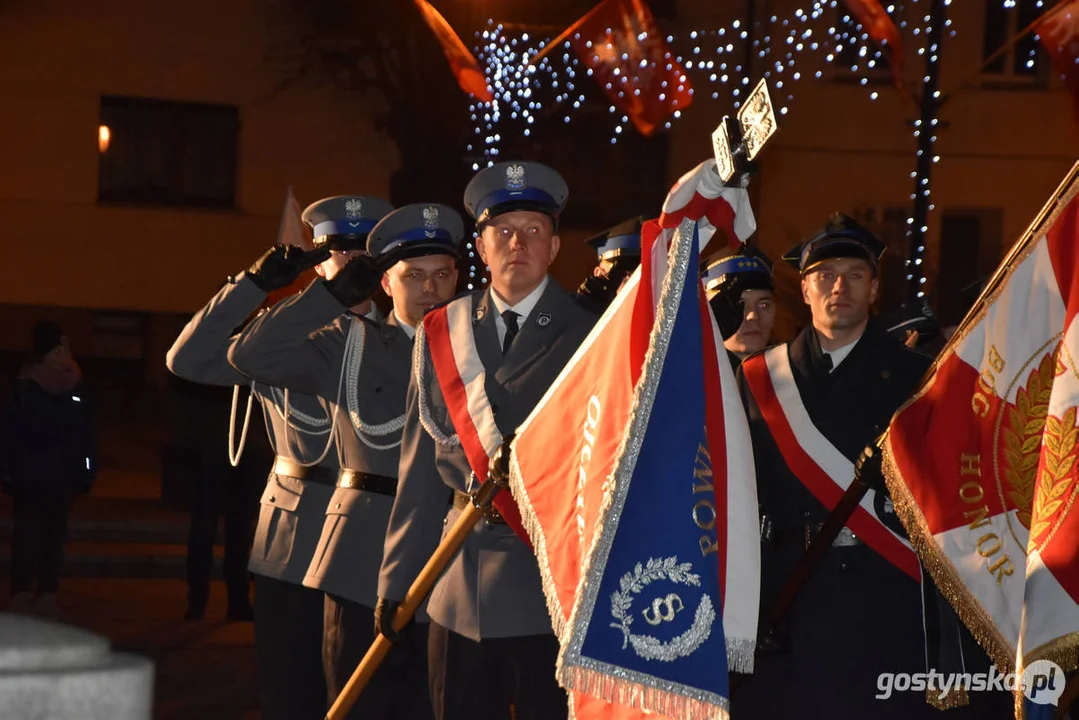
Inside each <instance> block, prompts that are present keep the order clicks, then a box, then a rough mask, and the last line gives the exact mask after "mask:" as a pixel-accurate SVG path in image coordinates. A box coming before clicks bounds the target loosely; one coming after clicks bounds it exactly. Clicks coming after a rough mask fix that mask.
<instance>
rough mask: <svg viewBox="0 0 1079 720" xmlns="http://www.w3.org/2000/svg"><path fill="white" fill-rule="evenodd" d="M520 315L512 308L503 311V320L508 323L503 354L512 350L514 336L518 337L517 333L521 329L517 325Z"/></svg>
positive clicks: (503, 341)
mask: <svg viewBox="0 0 1079 720" xmlns="http://www.w3.org/2000/svg"><path fill="white" fill-rule="evenodd" d="M518 317H520V315H518V314H517V313H515V312H513V311H512V310H507V311H506V312H504V313H502V320H503V321H504V322H505V323H506V337H504V338H502V354H503V355H505V354H506V353H508V352H509V351H510V345H512V344H513V338H515V337H517V333H518V331H519V330H520V329H521V328H519V327H518V326H517V318H518Z"/></svg>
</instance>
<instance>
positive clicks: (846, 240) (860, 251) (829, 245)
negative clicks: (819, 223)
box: [783, 213, 885, 275]
mask: <svg viewBox="0 0 1079 720" xmlns="http://www.w3.org/2000/svg"><path fill="white" fill-rule="evenodd" d="M884 249H885V245H884V243H883V242H881V241H880V238H878V237H877V236H876V235H874V234H873V233H871V232H869V231H868V230H866V229H865V228H864V227H862V226H861V225H859V224H858V223H857V222H855V221H854V219H853V218H851V217H849V216H847V215H844V214H843V213H835V214H834V215H832V217H831V218H830V219H829V220H828V224H827V225H825V226H824V228H823V229H822V230H821V231H820V232H818V233H817V234H815V235H813V236H812V237H811V238H809V239H808V240H805V241H804V242H801V243H799V244H798V245H796V246H795V247H793V248H791V249H790V250H789V251H788V252H787V254H785V255H784V256H783V259H784V260H786V261H787V262H788V263H790V264H791V265H792V266H793V267H794V269H795V270H797V271H798V272H800V273H801V274H803V275H805V274H806V273H807V272H809V271H810V270H812V269H813V268H815V267H816V266H817V265H819V264H821V263H822V262H824V261H825V260H833V259H835V258H841V257H854V258H861V259H863V260H865V261H866V262H868V263H869V264H870V266H871V267H872V268H873V270H874V272H875V271H876V269H877V265H878V264H879V263H880V258H881V255H883V254H884Z"/></svg>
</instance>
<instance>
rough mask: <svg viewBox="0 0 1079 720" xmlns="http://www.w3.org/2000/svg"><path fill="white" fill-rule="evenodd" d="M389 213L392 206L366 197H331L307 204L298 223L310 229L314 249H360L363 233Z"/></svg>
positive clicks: (362, 242) (364, 243) (364, 238)
mask: <svg viewBox="0 0 1079 720" xmlns="http://www.w3.org/2000/svg"><path fill="white" fill-rule="evenodd" d="M392 211H393V205H390V204H389V203H388V202H386V201H385V200H383V199H382V198H377V197H372V196H370V195H335V196H334V197H328V198H323V199H321V200H319V201H317V202H314V203H311V204H310V205H308V206H307V209H306V210H304V211H303V216H302V220H303V222H304V224H305V225H307V226H308V227H309V228H311V234H312V235H313V236H314V240H313V242H314V245H315V247H316V248H319V247H323V246H328V247H330V248H331V249H333V250H362V249H363V248H364V246H365V245H366V244H367V234H368V233H369V232H371V230H372V228H374V227H375V224H376V223H377V222H378V221H379V220H381V219H382V218H383V217H385V216H386V215H388V214H389V213H390V212H392Z"/></svg>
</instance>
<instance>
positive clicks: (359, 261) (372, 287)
mask: <svg viewBox="0 0 1079 720" xmlns="http://www.w3.org/2000/svg"><path fill="white" fill-rule="evenodd" d="M382 272H383V271H382V269H381V268H380V267H379V266H378V265H377V264H376V263H375V261H374V260H372V259H371V258H370V257H368V256H367V255H357V256H356V257H354V258H352V259H351V260H349V261H348V265H345V266H344V267H343V268H341V269H340V270H339V271H338V273H337V274H336V275H334V276H333V279H332V280H327V281H326V289H327V290H329V291H330V294H331V295H333V296H334V297H335V298H337V301H338V302H340V303H341V304H342V305H344V306H345V307H347V308H348V307H352V306H353V305H359V304H360V303H362V302H363V301H364V300H367V299H368V298H370V297H371V296H372V295H374V294H375V291H376V290H378V286H379V282H380V281H381V279H382Z"/></svg>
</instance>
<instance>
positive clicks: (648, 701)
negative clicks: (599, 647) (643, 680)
mask: <svg viewBox="0 0 1079 720" xmlns="http://www.w3.org/2000/svg"><path fill="white" fill-rule="evenodd" d="M570 682H571V683H572V684H571V685H570V687H572V689H574V690H577V691H579V692H584V693H587V694H589V695H591V696H593V697H598V698H601V699H603V700H606V701H607V702H610V703H617V704H619V705H626V706H629V707H635V708H640V709H647V710H649V711H651V712H654V713H659V714H660V715H663V716H665V717H668V718H679V720H729V718H730V713H731V707H730V701H729V700H727V699H726V698H724V697H720V696H719V695H712V694H711V693H704V694H702V695H706V697H687V696H685V695H682V694H681V693H680V692H679V688H683V687H685V686H682V685H676V684H670V685H669V686H660V687H651V686H643V685H639V684H637V683H636V682H634V681H633V680H631V679H622V678H618V677H611V676H610V675H608V674H606V673H605V672H596V671H593V670H590V669H587V668H583V667H577V668H574V669H573V676H572V678H571V680H570ZM570 702H571V703H572V702H573V701H572V699H571V700H570Z"/></svg>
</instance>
